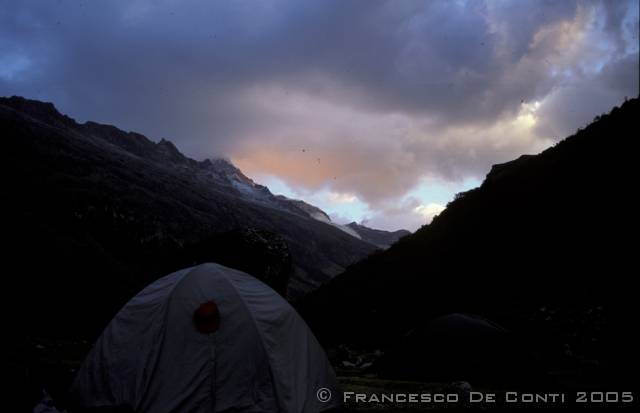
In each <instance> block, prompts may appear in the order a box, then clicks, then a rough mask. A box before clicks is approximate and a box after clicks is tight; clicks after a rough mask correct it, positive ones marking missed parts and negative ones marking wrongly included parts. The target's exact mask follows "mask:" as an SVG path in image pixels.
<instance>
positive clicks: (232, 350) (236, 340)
mask: <svg viewBox="0 0 640 413" xmlns="http://www.w3.org/2000/svg"><path fill="white" fill-rule="evenodd" d="M212 311H213V312H215V313H216V314H214V315H213V316H214V318H215V317H217V312H218V311H219V320H215V319H214V320H213V321H211V320H212V319H211V316H212ZM207 317H208V321H207ZM203 319H204V322H203ZM208 331H213V332H211V333H209V332H208ZM320 388H328V389H329V390H330V391H331V392H332V393H333V394H337V392H336V391H334V390H335V389H336V381H335V376H334V373H333V371H332V369H331V367H330V365H329V363H328V361H327V358H326V355H325V353H324V351H323V349H322V347H321V346H320V345H319V343H318V342H317V341H316V339H315V337H314V336H313V334H312V333H311V331H310V330H309V329H308V327H307V326H306V324H305V323H304V321H303V320H302V319H301V318H300V316H298V314H297V313H296V312H295V310H294V309H293V308H292V307H291V306H290V305H289V304H288V303H287V302H286V301H285V300H284V299H283V298H282V297H280V296H279V295H278V294H277V293H276V292H274V291H273V290H271V289H270V288H269V287H267V286H266V285H265V284H263V283H262V282H260V281H259V280H257V279H256V278H254V277H252V276H250V275H247V274H245V273H242V272H240V271H236V270H233V269H230V268H226V267H223V266H220V265H217V264H202V265H199V266H196V267H193V268H188V269H184V270H181V271H177V272H175V273H172V274H170V275H167V276H165V277H163V278H161V279H159V280H157V281H155V282H153V283H152V284H150V285H149V286H147V287H146V288H145V289H144V290H142V291H141V292H140V293H139V294H138V295H136V296H135V297H133V298H132V299H131V300H130V301H129V302H128V303H127V304H126V305H125V306H124V307H123V308H122V309H121V310H120V311H119V312H118V314H117V315H116V316H115V317H114V318H113V320H112V321H111V322H110V323H109V325H108V326H107V328H106V329H105V331H104V332H103V333H102V335H101V336H100V337H99V339H98V341H97V343H96V345H95V346H94V348H93V349H92V351H91V352H90V353H89V355H88V356H87V359H86V360H85V362H84V364H83V366H82V367H81V368H80V370H79V372H78V374H77V376H76V379H75V382H74V384H73V386H72V390H71V391H72V394H73V396H74V397H75V398H76V400H77V403H78V405H79V406H80V407H84V408H87V407H103V406H129V407H131V408H133V410H134V411H136V412H153V413H162V412H219V411H234V412H254V411H255V412H272V411H274V412H275V411H278V412H319V411H322V410H327V409H329V408H333V407H337V403H338V402H339V400H338V398H337V397H334V398H333V399H332V400H330V401H329V402H325V403H323V402H321V401H319V400H318V398H317V397H316V394H317V393H316V392H317V391H318V389H320Z"/></svg>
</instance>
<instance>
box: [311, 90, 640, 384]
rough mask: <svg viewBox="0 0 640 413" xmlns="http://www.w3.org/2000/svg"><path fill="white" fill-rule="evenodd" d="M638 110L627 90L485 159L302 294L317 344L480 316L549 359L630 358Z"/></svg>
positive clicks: (633, 353)
mask: <svg viewBox="0 0 640 413" xmlns="http://www.w3.org/2000/svg"><path fill="white" fill-rule="evenodd" d="M639 109H640V102H639V101H638V99H633V100H630V101H627V102H626V103H624V105H622V107H619V108H614V109H613V110H612V111H611V113H610V114H608V115H603V116H601V117H597V118H596V119H595V120H594V122H593V123H592V124H591V125H589V126H588V127H586V128H585V129H583V130H579V131H578V132H577V133H576V134H575V135H573V136H571V137H569V138H567V139H565V140H563V141H562V142H560V143H558V144H557V145H555V146H554V147H552V148H549V149H547V150H545V151H544V152H542V153H540V154H539V155H535V156H522V157H520V158H518V159H516V160H514V161H512V162H508V163H505V164H501V165H495V166H494V167H493V168H492V169H491V172H490V173H489V174H488V175H487V177H486V179H485V180H484V182H483V183H482V185H481V186H480V187H479V188H476V189H473V190H471V191H468V192H465V193H461V194H458V196H457V197H456V199H455V200H454V201H452V202H451V203H450V204H449V205H448V206H447V208H446V210H445V211H443V212H442V213H441V214H440V215H439V216H438V217H436V218H435V219H434V220H433V222H432V223H431V224H430V225H427V226H425V227H423V228H421V229H420V230H418V231H417V232H416V233H414V234H412V235H407V236H405V237H403V238H402V239H401V240H400V241H399V242H398V243H396V244H394V245H393V246H392V247H391V248H389V249H388V250H386V251H383V252H379V253H377V254H374V255H372V256H370V257H369V258H367V259H365V260H363V261H362V262H360V263H358V264H356V265H353V266H351V267H349V268H348V269H347V271H346V272H345V273H343V274H341V275H339V276H338V277H336V278H334V279H333V280H332V281H331V282H330V283H329V284H327V285H326V286H325V287H323V288H321V289H319V290H318V291H316V292H315V293H313V294H311V295H310V296H309V297H307V298H306V299H305V301H304V303H303V305H302V306H301V307H300V309H301V311H302V313H303V314H304V316H305V317H306V319H307V321H308V323H309V324H310V326H311V327H312V328H313V329H314V331H315V332H316V334H317V335H318V336H319V337H320V339H321V340H322V341H324V342H325V343H326V344H335V343H356V344H360V345H364V346H368V347H374V348H375V347H383V348H384V347H385V346H390V345H393V343H395V342H397V340H399V338H400V337H403V336H404V335H405V334H406V333H408V332H410V331H412V330H413V329H415V328H417V327H418V326H421V325H424V323H425V322H426V321H428V320H430V319H433V318H434V317H437V316H439V315H442V314H449V313H473V314H480V315H482V316H486V317H488V318H490V319H492V320H495V321H497V322H499V323H501V324H502V325H504V326H506V327H507V328H508V329H510V330H512V331H514V332H516V333H517V334H519V335H521V336H522V337H523V340H524V341H525V342H527V343H529V345H531V347H532V349H533V350H532V351H533V353H534V354H538V356H536V357H539V359H540V360H544V363H549V364H550V366H556V367H558V365H562V363H561V362H560V361H559V360H565V359H564V358H567V357H568V358H569V359H568V361H567V360H565V361H566V362H567V363H570V362H571V363H577V364H574V365H573V366H574V368H575V366H576V365H579V366H582V365H583V364H581V363H587V364H584V365H585V366H586V365H589V364H588V363H592V362H593V363H595V364H593V366H596V365H597V366H599V367H598V368H602V369H604V368H609V367H610V368H614V367H616V368H621V369H629V368H630V367H629V366H631V365H633V363H637V360H638V356H637V348H636V347H634V346H635V345H636V344H637V340H636V339H635V338H634V337H635V334H636V333H635V332H634V330H635V328H633V327H632V326H633V325H635V324H637V320H636V316H637V308H638V305H637V288H636V287H635V283H636V281H637V275H636V273H637V270H636V268H637V250H638V249H637V242H636V241H635V239H636V237H637V234H638V207H637V205H638V203H637V195H636V190H635V189H634V188H637V185H638V179H637V178H638V168H637V162H638V161H637V158H638V136H640V134H639V133H638V119H639V118H640V110H639ZM568 354H569V355H570V356H569V355H568ZM554 363H556V364H554ZM549 368H551V367H549ZM580 368H582V367H580ZM627 371H629V370H627Z"/></svg>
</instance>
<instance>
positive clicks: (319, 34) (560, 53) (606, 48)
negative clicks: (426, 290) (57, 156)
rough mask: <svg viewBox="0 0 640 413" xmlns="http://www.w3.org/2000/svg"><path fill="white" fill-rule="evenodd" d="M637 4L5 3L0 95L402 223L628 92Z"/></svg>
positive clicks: (337, 214) (348, 212)
mask: <svg viewBox="0 0 640 413" xmlns="http://www.w3.org/2000/svg"><path fill="white" fill-rule="evenodd" d="M638 30H639V29H638V1H637V0H629V1H627V0H603V1H595V0H594V1H572V0H562V1H546V0H535V1H533V0H513V1H507V0H491V1H482V0H473V1H471V0H469V1H465V0H446V1H422V0H421V1H411V0H406V1H377V0H358V1H353V0H322V1H299V0H275V1H273V0H261V1H243V0H234V1H222V0H220V1H206V0H200V1H198V0H155V1H151V0H112V1H104V2H103V1H100V2H99V1H89V0H81V1H78V0H51V1H31V0H14V1H8V0H0V95H3V96H9V95H21V96H25V97H28V98H32V99H39V100H44V101H50V102H53V103H54V104H55V105H56V107H57V108H58V109H59V110H60V111H61V112H63V113H66V114H68V115H69V116H71V117H73V118H75V119H76V120H78V121H80V122H84V121H87V120H94V121H98V122H102V123H108V124H113V125H116V126H118V127H119V128H121V129H125V130H132V131H137V132H140V133H143V134H145V135H147V136H148V137H149V138H150V139H152V140H155V141H158V140H160V139H161V138H166V139H169V140H171V141H173V142H174V143H175V144H176V146H177V147H178V148H179V149H180V150H181V151H182V152H183V153H185V154H186V155H188V156H190V157H193V158H195V159H199V160H201V159H205V158H214V157H224V158H228V159H230V160H231V161H232V162H234V163H235V164H236V165H237V166H238V167H240V168H241V169H242V170H243V172H245V174H247V175H248V176H250V177H252V178H253V179H254V180H255V181H257V182H259V183H262V184H265V185H267V186H269V188H270V189H271V190H272V192H275V193H282V194H285V195H287V196H290V197H295V198H301V199H304V200H306V201H307V202H310V203H313V204H315V205H317V206H319V207H321V208H323V209H324V210H325V211H327V212H328V213H329V214H330V216H331V217H332V218H333V219H334V220H336V221H338V222H340V223H346V222H350V221H356V222H362V223H365V224H366V225H369V226H372V227H375V228H382V229H389V230H392V229H398V228H406V229H409V230H415V229H417V228H419V227H420V226H421V225H423V224H425V223H428V222H429V221H430V220H431V219H432V218H433V217H434V216H435V215H436V214H438V213H439V212H441V211H442V209H443V208H444V207H445V206H446V204H447V202H449V201H450V200H452V199H453V197H454V195H455V194H456V193H458V192H462V191H465V190H468V189H470V188H472V187H475V186H477V185H479V184H480V183H481V182H482V180H483V177H484V176H485V175H486V173H487V172H488V171H489V170H490V168H491V165H493V164H496V163H501V162H506V161H509V160H511V159H514V158H516V157H518V156H519V155H521V154H524V153H528V154H532V153H538V152H540V151H541V150H543V149H544V148H546V147H548V146H550V145H553V144H554V143H555V142H557V141H558V140H560V139H562V138H563V137H566V136H568V135H570V134H571V133H573V132H574V131H575V130H576V129H577V128H580V127H583V126H585V125H586V124H588V123H589V122H590V121H591V120H592V119H593V118H594V117H595V116H596V115H598V114H601V113H604V112H608V111H609V110H610V109H611V108H612V107H613V106H615V105H619V104H620V103H622V102H623V101H624V99H625V97H629V98H631V97H635V96H638Z"/></svg>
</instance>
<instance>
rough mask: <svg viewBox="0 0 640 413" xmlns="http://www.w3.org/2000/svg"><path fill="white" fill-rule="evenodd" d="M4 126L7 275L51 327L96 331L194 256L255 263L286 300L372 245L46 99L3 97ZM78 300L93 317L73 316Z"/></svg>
mask: <svg viewBox="0 0 640 413" xmlns="http://www.w3.org/2000/svg"><path fill="white" fill-rule="evenodd" d="M0 131H1V132H2V147H3V148H2V158H1V162H2V166H3V170H4V171H5V172H4V173H3V176H2V180H3V181H2V189H1V191H2V198H3V204H4V205H3V219H4V220H5V222H4V224H3V236H4V237H5V243H4V245H5V247H4V248H5V254H3V255H6V256H7V257H8V260H7V261H6V262H5V268H8V269H9V270H8V272H5V274H10V276H9V278H10V285H11V286H13V287H14V290H13V291H12V293H11V294H13V295H15V296H16V297H20V299H23V298H26V297H29V298H28V300H29V305H28V309H27V310H28V312H32V313H33V315H34V317H36V318H39V317H42V316H46V317H45V318H46V319H48V320H50V317H59V318H56V319H55V320H53V321H52V322H51V323H46V325H47V328H49V327H51V328H53V329H55V328H58V325H60V324H62V323H59V322H58V321H60V320H62V319H63V318H67V320H65V322H64V325H65V326H67V327H68V328H69V329H74V328H77V327H79V324H78V323H81V324H82V327H87V328H88V329H90V330H98V331H99V329H101V328H102V327H103V326H104V322H106V321H107V319H108V317H109V316H110V315H111V314H113V312H114V311H115V310H116V309H117V308H118V306H119V305H121V304H122V303H123V302H124V301H125V300H126V299H128V298H129V297H130V296H131V295H132V294H133V293H135V292H136V291H137V290H138V289H139V288H141V287H142V286H143V285H145V284H146V283H148V282H149V281H150V280H152V279H154V278H157V277H159V276H161V275H163V274H165V273H167V272H169V271H171V270H175V269H176V268H178V267H181V266H185V265H191V264H193V263H194V262H196V261H212V260H216V261H223V263H226V264H227V265H234V266H240V267H241V268H242V269H244V270H246V271H249V272H252V270H254V271H253V273H254V274H255V275H257V276H259V277H261V278H263V279H265V278H266V280H267V281H269V279H271V278H273V279H276V281H275V283H276V284H277V285H278V286H281V287H282V286H283V285H284V287H283V288H284V290H283V291H282V293H283V294H287V295H288V296H289V297H290V298H295V297H297V296H299V295H300V294H302V293H305V292H308V291H309V290H311V289H313V288H316V287H317V286H318V285H320V284H321V283H323V282H326V281H327V280H329V279H330V278H331V277H333V276H335V275H336V274H338V273H340V272H342V271H343V270H344V268H345V267H346V266H348V265H349V264H352V263H354V262H356V261H357V260H359V259H361V258H363V257H365V256H366V255H368V254H369V253H371V252H372V251H374V250H375V249H376V247H375V246H374V245H372V244H369V243H366V242H363V241H361V240H359V239H357V238H355V237H353V236H351V235H349V234H347V233H345V232H344V231H341V230H339V229H338V228H335V227H333V226H332V225H327V224H326V223H324V222H320V221H318V220H317V219H314V218H313V217H312V216H311V214H310V213H309V210H308V209H309V208H311V206H309V205H307V204H304V203H300V202H299V201H293V200H288V199H283V198H282V197H277V196H275V195H273V194H272V193H271V192H270V191H269V189H268V188H266V187H264V186H261V185H258V184H256V183H254V182H253V181H252V180H251V179H250V178H248V177H246V176H245V175H244V174H242V172H241V171H240V170H239V169H238V168H236V167H235V166H234V165H232V164H231V163H230V162H229V161H226V160H223V159H215V160H204V161H195V160H193V159H189V158H187V157H185V156H184V155H182V154H181V153H180V152H179V151H178V149H177V148H176V147H175V146H174V145H173V144H172V143H171V142H170V141H167V140H164V139H163V140H161V141H160V142H159V143H155V142H152V141H151V140H149V139H147V138H146V137H145V136H143V135H140V134H137V133H133V132H124V131H121V130H119V129H117V128H116V127H114V126H109V125H101V124H98V123H94V122H86V123H84V124H78V123H76V122H75V121H74V120H73V119H71V118H69V117H67V116H64V115H62V114H60V113H59V112H58V111H57V110H56V109H55V107H54V106H53V105H52V104H51V103H43V102H38V101H33V100H28V99H23V98H19V97H12V98H0ZM303 204H304V205H303ZM270 277H271V278H270ZM283 282H285V284H283ZM9 290H11V288H9ZM87 309H90V313H91V314H94V315H95V316H96V317H97V320H96V321H92V322H90V323H89V324H91V325H85V323H84V322H80V321H78V320H81V319H83V318H84V317H86V316H87ZM98 314H100V316H99V317H98ZM25 319H28V318H27V317H26V316H25ZM98 320H99V321H98ZM50 321H51V320H50Z"/></svg>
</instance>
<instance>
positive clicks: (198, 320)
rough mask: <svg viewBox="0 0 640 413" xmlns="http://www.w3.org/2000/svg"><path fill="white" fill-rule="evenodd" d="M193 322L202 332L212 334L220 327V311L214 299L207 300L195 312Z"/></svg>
mask: <svg viewBox="0 0 640 413" xmlns="http://www.w3.org/2000/svg"><path fill="white" fill-rule="evenodd" d="M193 324H195V326H196V330H198V331H199V332H201V333H202V334H210V333H214V332H216V331H218V329H219V328H220V312H219V311H218V306H217V305H216V303H214V302H213V301H207V302H206V303H204V304H201V305H200V307H198V308H197V309H196V311H194V312H193Z"/></svg>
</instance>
